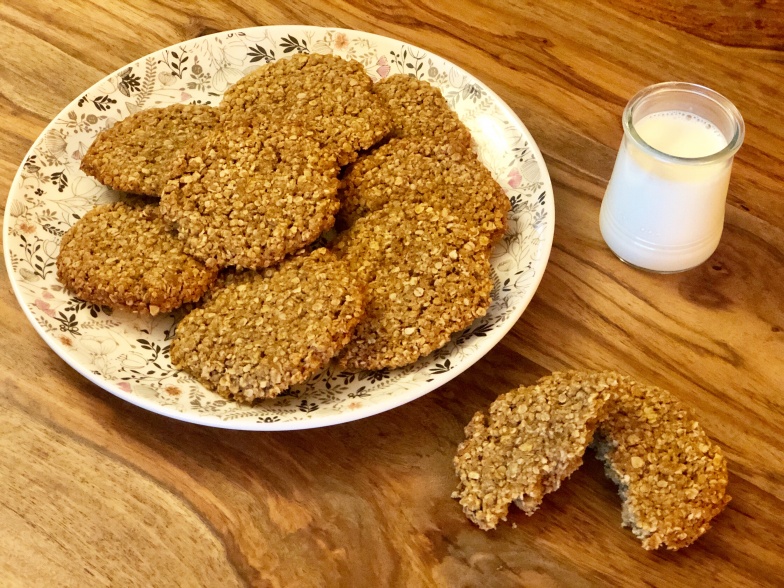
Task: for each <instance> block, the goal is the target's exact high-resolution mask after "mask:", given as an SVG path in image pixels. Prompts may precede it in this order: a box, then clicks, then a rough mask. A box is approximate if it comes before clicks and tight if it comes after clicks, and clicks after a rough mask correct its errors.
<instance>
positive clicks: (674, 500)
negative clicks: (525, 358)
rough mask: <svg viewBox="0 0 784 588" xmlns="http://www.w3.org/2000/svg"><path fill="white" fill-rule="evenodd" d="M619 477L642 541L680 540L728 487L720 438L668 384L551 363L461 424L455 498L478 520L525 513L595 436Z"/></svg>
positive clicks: (722, 502)
mask: <svg viewBox="0 0 784 588" xmlns="http://www.w3.org/2000/svg"><path fill="white" fill-rule="evenodd" d="M594 433H595V434H596V435H595V439H594V446H595V447H596V450H597V455H598V457H599V459H601V460H602V461H603V462H604V464H605V470H606V472H607V475H608V477H610V478H611V479H612V480H613V481H615V482H616V483H617V484H618V486H619V492H620V495H621V499H622V501H623V523H624V525H625V526H627V527H631V528H632V531H633V532H634V534H635V535H636V536H637V537H639V538H640V539H641V540H642V545H643V547H644V548H645V549H656V548H658V547H661V546H666V547H667V548H668V549H680V548H681V547H685V546H687V545H689V544H691V543H692V542H694V541H695V540H696V539H697V538H698V537H700V536H701V535H702V534H703V533H705V531H707V530H708V529H709V528H710V521H711V520H712V519H713V517H715V516H716V515H717V514H719V513H720V512H721V511H722V510H723V509H724V507H725V506H726V504H727V503H728V502H729V500H730V497H729V496H727V494H726V487H727V463H726V460H725V459H724V457H723V455H722V453H721V450H720V448H719V447H718V446H717V445H716V444H715V443H713V442H712V441H711V440H710V438H709V437H708V436H707V435H706V433H705V432H704V431H703V430H702V428H701V427H700V425H699V423H697V422H696V421H695V420H694V419H693V417H691V415H690V414H689V412H688V411H686V410H685V409H684V408H683V407H682V406H681V405H680V403H679V402H678V401H677V400H676V399H675V398H674V397H673V396H672V395H671V394H670V393H669V392H667V391H665V390H661V389H660V388H656V387H653V386H644V385H641V384H638V383H637V382H635V381H633V380H632V379H631V378H629V377H627V376H622V375H619V374H617V373H615V372H612V371H607V372H566V373H558V372H556V373H553V374H552V375H551V376H547V377H545V378H542V379H541V380H539V382H537V383H536V384H535V385H534V386H529V387H521V388H519V389H517V390H513V391H512V392H509V393H507V394H503V395H502V396H500V397H499V398H498V399H497V400H496V401H495V402H493V404H492V405H491V406H490V411H489V414H488V415H487V416H485V415H484V414H483V413H481V412H479V413H477V414H476V415H474V417H473V419H472V420H471V422H470V423H469V424H468V426H467V427H466V441H464V442H463V443H461V444H460V446H459V447H458V451H457V456H456V457H455V460H454V465H455V471H456V473H457V476H458V478H459V480H460V481H459V485H458V488H457V490H456V491H455V493H454V494H453V497H454V498H458V499H459V500H460V504H461V506H462V507H463V511H464V512H465V514H466V516H467V517H468V518H469V519H470V520H471V521H473V522H474V523H476V524H477V525H478V526H479V527H481V528H482V529H492V528H495V526H496V525H497V523H498V521H499V520H505V519H506V515H507V512H508V508H509V504H510V503H511V502H515V504H516V505H517V506H518V507H520V508H521V509H522V510H523V511H524V512H525V513H526V514H529V515H530V514H533V512H534V511H535V510H536V509H537V508H538V506H539V504H540V503H541V501H542V497H543V496H544V495H545V494H546V493H548V492H552V491H553V490H557V489H558V487H559V486H560V484H561V482H562V481H563V480H564V479H565V478H566V477H568V476H569V475H571V473H572V472H574V471H575V470H576V469H577V467H579V465H580V464H581V463H582V456H583V453H584V451H585V449H586V447H587V445H588V444H589V443H590V442H591V439H592V438H594Z"/></svg>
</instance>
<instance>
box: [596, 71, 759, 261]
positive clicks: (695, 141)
mask: <svg viewBox="0 0 784 588" xmlns="http://www.w3.org/2000/svg"><path fill="white" fill-rule="evenodd" d="M623 130H624V134H623V142H622V143H621V147H620V149H619V150H618V157H617V159H616V161H615V168H614V169H613V173H612V177H611V178H610V183H609V184H608V185H607V192H606V193H605V195H604V200H603V201H602V209H601V216H600V220H599V225H600V228H601V231H602V237H604V240H605V241H606V242H607V245H609V246H610V249H612V250H613V252H614V253H615V254H616V255H617V256H618V257H620V258H621V260H622V261H624V262H626V263H628V264H630V265H634V266H637V267H639V268H642V269H647V270H651V271H655V272H662V273H669V272H680V271H684V270H687V269H690V268H693V267H695V266H697V265H699V264H701V263H702V262H703V261H705V260H706V259H708V258H709V257H710V256H711V254H712V253H713V252H714V251H715V250H716V247H717V246H718V244H719V239H720V238H721V232H722V228H723V226H724V203H725V200H726V197H727V186H728V185H729V181H730V170H731V169H732V159H733V156H734V155H735V152H736V151H737V150H738V149H739V148H740V146H741V143H743V135H744V132H745V131H744V124H743V118H742V117H741V115H740V113H739V112H738V109H737V108H735V106H734V105H733V104H732V103H731V102H730V101H729V100H727V99H726V98H725V97H724V96H722V95H721V94H718V93H717V92H714V91H713V90H711V89H709V88H706V87H704V86H698V85H696V84H687V83H683V82H665V83H663V84H656V85H654V86H650V87H648V88H645V89H644V90H642V91H640V92H639V93H638V94H637V95H636V96H634V97H633V98H632V99H631V101H630V102H629V104H628V105H627V106H626V109H625V110H624V111H623Z"/></svg>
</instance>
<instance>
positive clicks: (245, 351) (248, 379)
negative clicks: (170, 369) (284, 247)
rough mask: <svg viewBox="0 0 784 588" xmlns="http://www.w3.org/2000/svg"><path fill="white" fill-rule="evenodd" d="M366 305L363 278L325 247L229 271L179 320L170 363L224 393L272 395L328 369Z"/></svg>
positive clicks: (234, 396)
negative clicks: (257, 268)
mask: <svg viewBox="0 0 784 588" xmlns="http://www.w3.org/2000/svg"><path fill="white" fill-rule="evenodd" d="M362 309H363V293H362V286H361V284H360V282H358V281H357V280H356V279H355V278H354V277H353V276H352V274H351V272H350V271H349V267H348V265H347V264H346V263H344V262H341V261H338V260H337V259H335V257H334V256H333V255H332V254H331V253H329V252H328V251H327V250H326V249H317V250H316V251H314V252H313V253H311V254H309V255H297V256H294V257H292V258H290V259H287V260H286V261H284V262H282V263H281V264H280V265H278V266H276V267H274V268H267V269H265V270H263V271H261V272H253V271H247V272H240V273H236V274H234V273H230V274H228V275H227V276H226V277H225V279H224V283H223V284H222V285H221V286H220V287H218V288H216V289H215V290H213V291H212V292H211V293H210V295H209V297H208V299H207V300H206V301H205V303H204V304H203V305H202V306H200V307H199V308H197V309H195V310H193V311H192V312H191V313H189V314H188V315H187V316H185V318H183V319H182V321H180V323H179V324H178V325H177V330H176V333H175V336H174V340H173V341H172V347H171V358H172V363H173V364H174V365H175V366H177V367H178V368H180V369H182V370H185V371H187V372H188V373H190V374H191V375H193V376H194V377H195V378H196V379H198V380H199V381H200V382H201V383H202V384H204V385H205V386H206V387H207V388H209V389H211V390H214V391H215V392H217V393H219V394H221V395H222V396H225V397H227V398H230V399H233V400H238V401H241V402H251V401H253V400H256V399H259V398H272V397H274V396H277V395H279V394H280V393H281V392H283V391H285V390H286V389H288V388H289V387H290V386H293V385H294V384H299V383H301V382H304V381H305V380H307V379H308V378H309V377H310V376H312V375H313V374H315V373H316V372H318V371H320V370H321V369H322V368H324V366H326V364H327V363H328V362H329V360H330V359H331V358H332V357H333V356H334V355H335V354H336V353H337V352H338V351H339V350H340V349H341V348H342V347H343V346H344V345H345V344H346V343H347V342H348V340H349V338H350V337H351V333H352V331H353V329H354V327H355V326H356V324H357V322H358V321H359V320H360V318H361V317H362Z"/></svg>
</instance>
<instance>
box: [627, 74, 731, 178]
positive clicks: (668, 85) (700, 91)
mask: <svg viewBox="0 0 784 588" xmlns="http://www.w3.org/2000/svg"><path fill="white" fill-rule="evenodd" d="M673 91H679V92H691V93H693V94H697V95H699V96H702V97H703V98H707V99H708V100H711V101H713V102H714V103H715V104H716V105H718V106H719V107H720V108H721V109H722V110H723V111H724V113H725V114H726V115H727V116H728V117H729V119H730V120H732V122H733V129H734V133H733V136H732V137H731V138H730V140H729V141H728V142H727V145H726V146H725V147H724V148H723V149H721V150H720V151H717V152H716V153H711V154H710V155H704V156H702V157H679V156H677V155H670V154H669V153H665V152H664V151H660V150H658V149H656V148H655V147H653V146H651V145H650V144H648V143H647V142H646V141H645V140H644V139H643V138H642V137H641V136H640V135H639V133H638V132H637V129H636V128H634V123H633V117H634V112H635V109H636V108H637V107H638V106H639V105H640V103H641V102H642V101H643V100H645V99H646V98H648V97H650V96H653V95H655V94H662V93H665V92H673ZM623 130H624V132H625V133H626V134H627V135H628V136H629V137H631V139H632V140H633V141H634V143H635V144H636V145H637V146H638V147H639V148H640V149H642V150H643V151H645V152H647V153H649V154H650V155H653V156H654V157H656V158H657V159H661V160H663V161H666V162H669V163H679V164H688V165H704V164H709V163H715V162H717V161H722V160H724V159H729V158H730V157H732V156H733V155H735V153H736V152H737V151H738V149H740V147H741V145H742V144H743V138H744V136H745V134H746V125H745V123H744V122H743V117H742V116H741V114H740V111H738V109H737V108H736V106H735V105H734V104H733V103H732V102H730V101H729V100H728V99H727V98H725V97H724V96H722V95H721V94H719V93H718V92H716V91H715V90H711V89H710V88H708V87H706V86H701V85H699V84H692V83H689V82H661V83H659V84H654V85H652V86H648V87H647V88H643V89H642V90H640V91H639V92H637V93H636V94H635V95H634V96H633V97H632V99H631V100H629V103H628V104H627V105H626V108H625V109H624V110H623Z"/></svg>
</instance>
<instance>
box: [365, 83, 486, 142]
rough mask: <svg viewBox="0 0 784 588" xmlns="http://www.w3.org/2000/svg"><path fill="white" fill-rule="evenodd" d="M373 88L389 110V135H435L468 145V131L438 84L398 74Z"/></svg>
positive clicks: (448, 140) (422, 136) (444, 139)
mask: <svg viewBox="0 0 784 588" xmlns="http://www.w3.org/2000/svg"><path fill="white" fill-rule="evenodd" d="M373 90H374V91H375V93H376V94H378V96H379V97H381V99H382V100H383V102H384V104H385V105H386V106H387V108H388V110H389V115H390V117H391V119H392V133H391V136H392V137H416V138H419V139H421V138H427V139H430V140H432V139H436V140H438V141H441V142H451V143H454V144H456V145H459V146H461V147H465V148H468V147H470V145H471V133H470V132H469V130H468V129H467V128H466V126H465V125H464V124H463V123H462V122H461V121H460V118H458V116H457V114H456V113H455V112H454V111H453V110H452V109H451V108H449V104H448V103H447V101H446V100H445V99H444V96H443V94H441V90H439V89H438V88H437V87H435V86H432V85H430V84H429V83H427V82H426V81H424V80H418V79H416V78H414V77H412V76H408V75H405V74H399V75H394V76H389V77H388V78H386V79H383V80H381V81H380V82H378V83H377V84H376V85H375V86H373Z"/></svg>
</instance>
